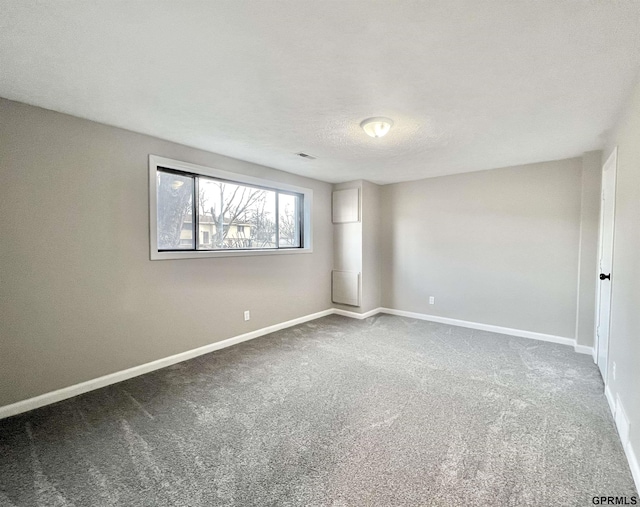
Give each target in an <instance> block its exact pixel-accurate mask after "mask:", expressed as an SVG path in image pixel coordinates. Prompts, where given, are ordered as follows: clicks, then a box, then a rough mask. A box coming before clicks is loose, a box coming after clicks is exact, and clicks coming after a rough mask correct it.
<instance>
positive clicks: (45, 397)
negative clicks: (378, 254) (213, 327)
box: [0, 308, 350, 419]
mask: <svg viewBox="0 0 640 507" xmlns="http://www.w3.org/2000/svg"><path fill="white" fill-rule="evenodd" d="M334 312H335V310H334V309H333V308H330V309H329V310H324V311H322V312H317V313H312V314H310V315H305V316H303V317H299V318H297V319H292V320H288V321H286V322H282V323H280V324H274V325H273V326H267V327H263V328H261V329H257V330H255V331H251V332H249V333H244V334H241V335H238V336H233V337H231V338H227V339H226V340H221V341H219V342H215V343H210V344H209V345H205V346H203V347H198V348H197V349H192V350H187V351H186V352H181V353H179V354H175V355H173V356H169V357H164V358H162V359H158V360H156V361H151V362H150V363H145V364H141V365H139V366H134V367H132V368H128V369H126V370H121V371H117V372H115V373H110V374H109V375H104V376H102V377H98V378H95V379H92V380H87V381H86V382H81V383H80V384H75V385H72V386H69V387H64V388H62V389H58V390H56V391H51V392H49V393H45V394H41V395H40V396H36V397H34V398H28V399H26V400H22V401H18V402H16V403H12V404H11V405H5V406H3V407H0V419H4V418H5V417H10V416H12V415H17V414H20V413H22V412H27V411H29V410H33V409H36V408H40V407H44V406H45V405H50V404H52V403H56V402H58V401H62V400H66V399H67V398H72V397H74V396H77V395H79V394H83V393H86V392H89V391H93V390H95V389H100V388H101V387H106V386H108V385H111V384H116V383H118V382H122V381H123V380H128V379H130V378H133V377H137V376H139V375H144V374H145V373H149V372H152V371H154V370H159V369H160V368H165V367H167V366H171V365H172V364H176V363H181V362H182V361H186V360H187V359H192V358H194V357H198V356H201V355H203V354H208V353H209V352H213V351H215V350H220V349H224V348H226V347H230V346H231V345H235V344H236V343H241V342H245V341H247V340H252V339H254V338H258V337H260V336H264V335H266V334H269V333H274V332H275V331H280V330H281V329H285V328H287V327H291V326H296V325H298V324H302V323H304V322H308V321H310V320H315V319H319V318H320V317H326V316H327V315H331V314H333V313H334ZM348 313H350V312H348Z"/></svg>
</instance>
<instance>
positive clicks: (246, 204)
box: [198, 177, 276, 250]
mask: <svg viewBox="0 0 640 507" xmlns="http://www.w3.org/2000/svg"><path fill="white" fill-rule="evenodd" d="M198 186H199V189H200V191H199V195H198V210H199V227H198V249H199V250H223V249H252V248H275V247H276V241H275V237H276V223H275V215H276V193H275V192H274V191H273V190H265V189H261V188H254V187H247V186H244V185H237V184H234V183H230V182H226V181H220V180H213V179H210V178H205V177H201V178H199V180H198Z"/></svg>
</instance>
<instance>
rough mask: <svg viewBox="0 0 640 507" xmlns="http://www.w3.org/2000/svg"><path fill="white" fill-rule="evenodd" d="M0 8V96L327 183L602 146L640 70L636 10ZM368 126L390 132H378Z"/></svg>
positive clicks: (234, 4)
mask: <svg viewBox="0 0 640 507" xmlns="http://www.w3.org/2000/svg"><path fill="white" fill-rule="evenodd" d="M0 13H1V14H0V96H3V97H6V98H9V99H13V100H18V101H22V102H26V103H29V104H35V105H38V106H42V107H45V108H49V109H53V110H56V111H62V112H65V113H69V114H72V115H76V116H80V117H83V118H89V119H92V120H95V121H98V122H102V123H106V124H110V125H116V126H119V127H124V128H127V129H130V130H133V131H137V132H142V133H146V134H151V135H154V136H157V137H160V138H164V139H169V140H172V141H176V142H179V143H182V144H186V145H189V146H194V147H197V148H202V149H205V150H209V151H213V152H217V153H222V154H224V155H229V156H232V157H236V158H239V159H243V160H248V161H251V162H256V163H260V164H264V165H267V166H271V167H275V168H278V169H283V170H285V171H289V172H292V173H297V174H302V175H305V176H311V177H314V178H318V179H321V180H325V181H331V182H340V181H347V180H352V179H359V178H364V179H368V180H371V181H374V182H377V183H390V182H396V181H405V180H414V179H419V178H423V177H429V176H437V175H443V174H453V173H459V172H466V171H475V170H481V169H489V168H494V167H504V166H509V165H516V164H522V163H530V162H539V161H543V160H554V159H560V158H565V157H572V156H577V155H581V154H582V153H583V152H584V151H588V150H592V149H598V148H600V147H602V144H603V136H604V135H605V134H606V132H605V131H606V129H608V128H610V127H611V125H612V123H613V121H614V119H615V116H616V115H617V113H618V112H619V109H620V107H621V106H622V104H623V100H624V99H625V98H626V95H627V94H628V93H629V92H630V91H631V86H632V83H633V81H634V79H635V78H636V77H637V75H638V70H639V69H640V1H638V0H615V1H614V0H431V1H427V0H424V1H400V0H384V1H375V0H359V1H348V0H344V1H319V0H291V1H289V0H211V1H196V0H180V1H178V2H176V1H118V0H91V1H86V0H71V1H65V2H56V1H54V2H41V1H31V0H0ZM369 116H388V117H390V118H392V119H393V120H394V122H395V126H394V127H393V129H392V130H391V132H390V133H389V134H388V135H387V137H385V138H383V139H372V138H370V137H368V136H367V135H366V134H365V133H364V132H363V131H362V130H361V129H360V127H359V124H360V122H361V121H362V120H363V119H364V118H367V117H369ZM299 151H304V152H307V153H311V154H313V155H316V156H318V159H317V160H304V159H301V158H299V157H296V156H295V155H294V153H296V152H299Z"/></svg>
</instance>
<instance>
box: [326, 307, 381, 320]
mask: <svg viewBox="0 0 640 507" xmlns="http://www.w3.org/2000/svg"><path fill="white" fill-rule="evenodd" d="M333 313H334V314H336V315H342V316H343V317H350V318H352V319H358V320H362V319H366V318H368V317H373V316H374V315H377V314H378V313H380V308H374V309H373V310H369V311H368V312H365V313H357V312H350V311H347V310H341V309H339V308H334V309H333Z"/></svg>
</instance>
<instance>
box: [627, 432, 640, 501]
mask: <svg viewBox="0 0 640 507" xmlns="http://www.w3.org/2000/svg"><path fill="white" fill-rule="evenodd" d="M624 452H625V454H626V455H627V461H628V462H629V468H630V469H631V475H632V476H633V481H634V482H635V483H636V490H637V491H640V464H639V463H638V458H637V454H636V452H635V451H634V449H633V446H632V445H631V441H629V442H627V445H626V446H625V448H624Z"/></svg>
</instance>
